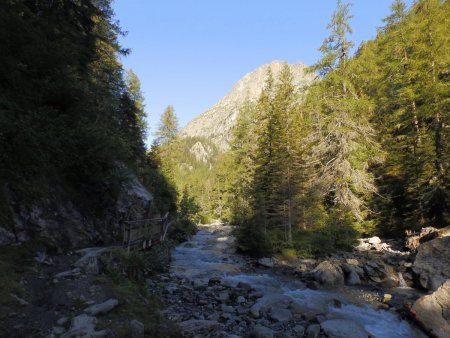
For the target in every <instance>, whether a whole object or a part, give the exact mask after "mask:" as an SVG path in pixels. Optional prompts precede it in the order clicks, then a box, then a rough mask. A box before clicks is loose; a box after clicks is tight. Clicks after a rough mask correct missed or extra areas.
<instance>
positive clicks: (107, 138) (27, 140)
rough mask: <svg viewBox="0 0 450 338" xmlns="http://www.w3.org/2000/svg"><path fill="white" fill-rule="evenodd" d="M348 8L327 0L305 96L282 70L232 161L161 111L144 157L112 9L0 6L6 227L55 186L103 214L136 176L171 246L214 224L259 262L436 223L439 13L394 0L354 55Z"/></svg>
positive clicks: (443, 128) (440, 131)
mask: <svg viewBox="0 0 450 338" xmlns="http://www.w3.org/2000/svg"><path fill="white" fill-rule="evenodd" d="M350 11H351V6H350V4H343V3H341V2H338V6H337V8H336V11H335V13H334V14H333V16H332V18H331V21H330V23H329V25H328V27H327V28H328V30H329V34H330V35H329V36H328V37H326V38H325V40H324V42H323V45H322V46H320V51H321V53H322V58H321V59H320V60H318V61H317V63H316V64H314V65H312V66H311V67H310V71H311V72H314V73H315V74H316V75H317V79H316V80H315V82H314V83H313V85H312V86H311V87H310V88H309V89H308V91H307V93H306V94H303V92H302V91H299V90H298V88H296V86H295V85H294V84H293V82H292V74H290V71H289V67H287V66H286V67H285V68H284V70H283V71H282V72H281V74H280V75H279V76H276V77H274V76H273V75H272V74H270V73H268V74H267V80H266V85H265V87H264V90H263V91H262V93H261V95H260V97H259V99H258V100H257V101H256V102H253V101H252V102H250V101H249V102H247V103H246V104H245V105H244V106H243V107H242V108H241V111H240V114H239V118H238V122H237V125H236V127H235V128H234V130H233V135H232V138H231V139H232V141H231V142H230V150H228V151H226V152H221V151H219V150H218V149H217V147H216V146H215V145H214V143H213V142H211V140H208V139H204V138H186V137H184V138H183V137H180V136H179V135H178V125H177V118H176V115H175V112H174V108H173V107H171V106H169V107H168V108H167V110H166V111H165V112H164V114H163V115H162V118H161V124H160V125H159V126H158V130H157V139H156V140H155V142H154V144H153V146H152V147H151V149H149V150H147V149H146V148H145V143H144V140H145V138H146V136H147V135H146V133H147V126H146V123H145V118H144V116H145V112H144V110H145V108H144V106H143V97H142V93H141V91H140V82H139V79H138V78H137V76H136V75H135V74H134V73H133V72H132V71H125V70H124V69H123V67H122V65H121V63H120V57H121V56H123V55H126V54H127V53H128V52H129V51H128V50H127V49H124V48H123V47H121V46H120V45H119V43H118V38H119V36H120V35H121V34H123V32H122V31H121V28H120V27H119V25H118V24H117V22H116V21H115V20H114V17H113V12H112V9H111V4H110V1H109V0H80V1H62V0H57V1H51V2H49V1H35V0H33V1H27V0H21V1H13V0H7V1H2V3H1V4H0V28H1V29H0V41H1V42H2V43H1V45H2V50H8V53H0V61H1V64H2V67H1V69H0V89H1V90H0V150H1V151H0V156H1V158H0V163H1V165H0V187H1V188H2V189H1V191H0V220H1V222H2V224H8V223H11V222H13V220H12V219H11V217H10V213H9V212H8V199H10V198H11V195H12V196H14V198H15V199H17V200H19V201H21V203H25V204H26V203H28V204H32V203H33V201H36V200H38V199H40V198H44V197H45V196H46V195H48V194H49V193H50V188H51V187H52V186H54V185H58V186H62V187H64V189H65V190H66V191H67V192H68V193H70V194H71V196H72V197H73V199H74V201H76V202H77V203H79V204H80V205H82V206H83V207H84V208H86V209H88V210H89V211H90V212H92V213H99V210H100V211H101V210H102V208H104V207H105V206H107V205H109V204H110V203H111V201H114V200H115V199H116V198H117V194H118V192H119V189H120V185H121V184H122V183H123V182H124V181H126V180H127V177H129V175H130V174H133V175H136V176H137V177H139V178H140V179H141V181H143V182H144V184H145V186H146V187H148V189H149V190H150V191H151V192H152V193H153V194H154V195H155V202H156V204H157V208H158V210H159V211H160V212H161V213H162V212H166V211H171V212H172V213H174V214H177V217H178V218H179V219H180V222H178V223H175V224H174V228H175V229H178V230H181V232H180V233H181V235H180V236H181V237H183V236H184V235H183V233H184V232H186V231H188V232H189V231H190V230H189V229H190V228H189V227H190V224H191V222H209V221H210V220H213V219H222V220H224V221H228V222H231V223H233V224H237V225H239V226H238V228H237V229H238V230H237V236H238V239H239V247H240V249H241V250H242V251H244V252H249V253H252V254H256V255H263V254H268V253H274V252H284V253H286V254H291V255H302V256H311V255H318V254H319V255H320V254H325V253H329V252H332V251H334V250H345V249H349V248H351V246H352V245H353V243H354V240H355V239H356V238H357V237H358V236H363V235H371V234H380V235H383V236H390V237H401V236H402V235H403V234H404V231H405V230H406V229H413V230H414V229H419V228H421V227H423V226H435V227H443V226H446V225H448V223H449V217H450V216H449V208H450V196H449V170H448V169H449V157H450V151H449V144H450V143H449V124H450V121H449V120H450V113H449V111H450V41H449V39H450V22H449V20H450V19H449V18H450V2H449V1H443V0H417V1H415V2H414V3H413V4H412V5H411V6H410V7H407V6H406V5H405V4H404V3H403V2H402V1H399V0H396V1H395V2H394V3H393V4H392V11H391V14H390V15H389V16H388V17H386V18H385V20H384V26H383V27H381V28H379V30H378V34H377V37H376V38H375V39H374V40H371V41H367V42H364V43H363V44H361V45H360V46H359V47H358V48H357V50H356V52H355V53H354V55H353V54H352V52H351V51H352V47H353V43H352V42H351V39H350V33H351V31H352V30H351V27H350V24H349V19H350V18H351V17H352V16H351V12H350ZM193 147H194V148H195V149H197V152H191V151H190V150H191V149H193ZM202 149H203V150H205V149H207V152H206V155H205V154H203V155H202V151H203V150H202ZM187 228H189V229H188V230H187Z"/></svg>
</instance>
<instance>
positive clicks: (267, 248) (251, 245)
mask: <svg viewBox="0 0 450 338" xmlns="http://www.w3.org/2000/svg"><path fill="white" fill-rule="evenodd" d="M236 237H237V239H238V246H237V247H238V249H239V251H241V252H244V253H246V254H249V255H252V256H256V257H262V256H270V255H271V254H272V253H273V249H272V244H271V242H270V239H269V238H268V236H267V234H265V233H264V232H262V231H261V229H260V227H258V226H257V225H256V224H254V223H251V222H249V223H248V224H245V223H244V224H242V225H241V226H240V227H238V230H237V232H236Z"/></svg>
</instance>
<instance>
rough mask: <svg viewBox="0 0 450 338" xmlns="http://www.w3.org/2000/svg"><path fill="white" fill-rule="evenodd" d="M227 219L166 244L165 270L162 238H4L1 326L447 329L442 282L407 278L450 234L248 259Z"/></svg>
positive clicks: (232, 337) (54, 330) (325, 331)
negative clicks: (128, 245)
mask: <svg viewBox="0 0 450 338" xmlns="http://www.w3.org/2000/svg"><path fill="white" fill-rule="evenodd" d="M231 231H232V227H230V226H228V225H221V224H215V225H210V226H206V227H201V228H200V231H199V232H198V233H197V234H196V235H195V236H194V238H193V239H192V240H191V241H189V242H186V243H183V244H181V245H179V246H178V247H176V248H175V250H173V252H172V256H173V260H172V262H171V269H170V271H169V270H167V271H163V270H161V267H166V268H167V267H168V266H169V261H168V256H169V255H168V253H169V251H168V250H167V249H168V247H160V248H158V249H157V250H156V249H155V250H154V251H150V252H146V253H135V254H132V255H128V254H125V253H124V252H123V251H122V250H120V249H118V248H114V247H101V248H87V249H82V250H78V251H74V252H67V253H57V252H51V251H50V250H47V251H45V250H38V249H33V248H28V249H27V250H25V251H26V252H28V253H29V252H33V253H34V254H33V255H32V256H30V255H25V254H19V253H18V251H17V249H18V248H22V249H25V248H23V247H21V246H18V247H16V248H14V247H10V248H9V249H14V250H15V251H14V252H15V255H16V256H17V260H15V259H13V257H15V256H8V261H9V262H10V263H11V265H10V266H9V267H7V269H6V270H8V271H10V276H8V279H6V278H3V279H2V290H1V291H2V297H4V298H5V297H6V298H8V299H9V301H8V303H7V304H6V305H7V306H2V309H1V313H0V336H1V337H48V338H53V337H54V338H57V337H65V338H68V337H136V338H138V337H180V336H185V337H197V338H200V337H220V338H222V337H229V338H236V337H242V338H244V337H286V338H287V337H308V338H317V337H350V338H351V337H394V338H395V337H399V338H400V337H402V338H403V337H425V334H424V333H423V332H427V333H428V334H430V335H431V336H433V337H448V336H449V333H450V331H449V327H450V326H449V318H450V316H449V314H450V284H449V282H448V281H447V282H445V283H443V284H441V285H439V286H438V287H437V288H436V290H433V289H430V290H425V289H422V290H417V289H416V288H415V287H420V286H421V285H428V286H430V287H431V286H433V285H436V284H437V283H438V281H439V280H441V279H442V278H445V271H446V270H445V269H442V270H439V269H440V266H442V264H445V259H446V258H448V257H449V256H448V255H447V256H446V251H445V250H447V248H448V246H445V245H443V243H446V242H445V241H447V240H448V238H450V237H448V236H435V237H433V238H432V239H430V240H428V241H423V242H422V243H421V244H420V245H419V246H418V247H417V248H416V249H417V250H416V252H417V253H414V252H409V251H402V250H400V249H401V248H399V247H398V245H396V243H393V242H388V243H387V242H383V241H381V240H380V239H378V238H371V239H365V240H361V243H360V246H359V247H358V248H357V250H355V252H352V253H339V254H335V255H332V256H330V257H326V258H323V259H318V260H313V259H301V260H300V259H296V260H292V259H291V260H285V259H281V258H279V257H278V258H277V257H274V258H263V259H259V260H256V259H251V258H248V257H242V256H240V255H238V254H236V253H235V251H234V246H233V242H234V238H233V236H232V235H231ZM3 250H6V249H5V248H4V249H3ZM439 250H441V251H439ZM442 250H443V251H442ZM25 251H24V252H25ZM0 254H2V255H4V254H5V252H1V253H0ZM430 254H432V255H436V254H438V256H437V257H440V259H439V262H438V263H433V260H432V258H430ZM435 257H436V256H435ZM3 258H6V256H5V257H3ZM3 261H6V259H5V260H3ZM427 261H428V262H429V263H424V262H427ZM424 264H427V265H426V266H427V267H428V268H427V269H428V270H426V271H425V270H424V268H423V267H424ZM433 267H436V269H437V270H432V268H433ZM16 277H17V278H16ZM447 279H448V278H447ZM14 280H15V282H17V284H16V285H15V284H10V285H5V284H4V281H9V282H11V281H14ZM423 281H427V282H423ZM430 281H431V282H430ZM422 282H423V283H422ZM4 285H5V287H3V286H4ZM413 287H414V288H413ZM413 319H414V320H415V322H416V323H418V324H419V325H420V326H421V327H422V328H423V331H421V330H420V329H419V328H418V327H417V326H415V325H414V324H412V320H413Z"/></svg>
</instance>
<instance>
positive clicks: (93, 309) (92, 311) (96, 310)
mask: <svg viewBox="0 0 450 338" xmlns="http://www.w3.org/2000/svg"><path fill="white" fill-rule="evenodd" d="M117 305H119V301H118V300H117V299H114V298H110V299H108V300H107V301H105V302H103V303H100V304H95V305H92V306H89V307H88V308H86V309H84V312H85V313H87V314H89V315H92V316H96V315H98V314H105V313H108V312H109V311H111V310H112V309H114V308H115V307H116V306H117Z"/></svg>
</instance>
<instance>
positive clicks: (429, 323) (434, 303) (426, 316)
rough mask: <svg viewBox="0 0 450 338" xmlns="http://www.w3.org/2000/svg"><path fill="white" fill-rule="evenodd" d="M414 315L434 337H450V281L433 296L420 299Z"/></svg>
mask: <svg viewBox="0 0 450 338" xmlns="http://www.w3.org/2000/svg"><path fill="white" fill-rule="evenodd" d="M425 244H426V243H425ZM419 249H420V247H419ZM412 314H413V315H414V316H415V319H416V320H417V321H418V322H419V323H420V324H421V325H422V326H423V327H425V328H426V329H428V331H429V333H431V334H432V336H435V337H439V338H447V337H450V279H449V280H447V281H446V282H445V283H443V284H442V285H441V286H440V287H439V288H438V289H437V290H436V291H435V292H434V293H432V294H431V295H426V296H422V297H421V298H419V299H418V300H417V301H416V302H415V303H414V305H413V307H412Z"/></svg>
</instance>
